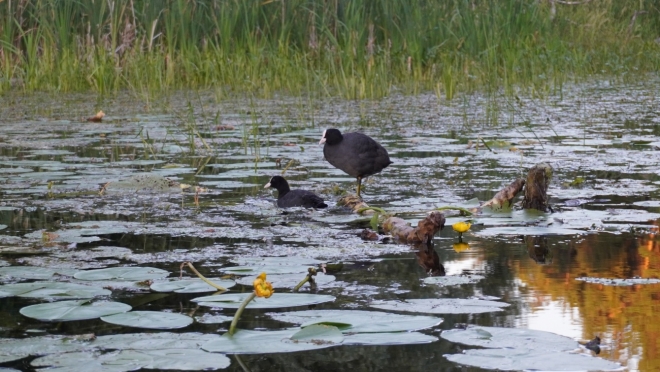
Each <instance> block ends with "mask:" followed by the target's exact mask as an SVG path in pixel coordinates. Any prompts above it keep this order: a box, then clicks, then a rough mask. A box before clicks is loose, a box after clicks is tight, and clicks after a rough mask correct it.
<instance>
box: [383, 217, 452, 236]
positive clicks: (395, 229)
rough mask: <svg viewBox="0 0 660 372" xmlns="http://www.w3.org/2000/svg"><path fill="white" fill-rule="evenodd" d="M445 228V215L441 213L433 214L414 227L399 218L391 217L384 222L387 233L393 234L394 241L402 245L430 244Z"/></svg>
mask: <svg viewBox="0 0 660 372" xmlns="http://www.w3.org/2000/svg"><path fill="white" fill-rule="evenodd" d="M444 226H445V215H444V214H442V213H440V212H431V213H429V215H428V216H426V218H424V219H422V220H420V221H419V222H418V223H417V227H412V226H410V225H409V224H408V223H406V221H404V220H403V219H402V218H399V217H389V218H387V219H386V220H385V221H384V222H383V230H384V231H385V233H386V234H387V233H389V234H392V236H393V237H394V239H396V240H398V241H399V242H401V243H413V244H414V243H428V242H431V241H432V240H433V237H434V236H435V233H437V232H438V231H440V230H442V228H443V227H444Z"/></svg>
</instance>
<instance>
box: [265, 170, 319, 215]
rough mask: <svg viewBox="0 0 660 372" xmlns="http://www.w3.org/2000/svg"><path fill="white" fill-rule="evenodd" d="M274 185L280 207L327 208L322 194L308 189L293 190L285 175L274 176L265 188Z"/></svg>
mask: <svg viewBox="0 0 660 372" xmlns="http://www.w3.org/2000/svg"><path fill="white" fill-rule="evenodd" d="M269 187H274V188H275V189H277V193H278V195H277V206H278V207H280V208H291V207H305V208H326V207H327V206H328V205H327V204H325V203H324V202H323V199H321V197H320V196H318V195H316V194H314V193H313V192H311V191H307V190H291V189H290V188H289V183H288V182H286V180H285V179H284V177H280V176H274V177H273V178H271V179H270V182H268V183H267V184H266V185H265V186H264V189H267V188H269Z"/></svg>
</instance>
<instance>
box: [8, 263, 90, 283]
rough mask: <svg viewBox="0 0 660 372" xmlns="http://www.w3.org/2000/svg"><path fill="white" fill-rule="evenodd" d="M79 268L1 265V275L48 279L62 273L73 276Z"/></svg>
mask: <svg viewBox="0 0 660 372" xmlns="http://www.w3.org/2000/svg"><path fill="white" fill-rule="evenodd" d="M76 272H77V270H74V269H57V268H49V267H38V266H6V267H0V276H9V277H13V278H20V279H34V280H48V279H53V277H57V276H60V275H66V276H73V274H75V273H76Z"/></svg>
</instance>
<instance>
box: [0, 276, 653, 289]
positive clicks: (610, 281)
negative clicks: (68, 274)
mask: <svg viewBox="0 0 660 372" xmlns="http://www.w3.org/2000/svg"><path fill="white" fill-rule="evenodd" d="M575 280H579V281H583V282H587V283H593V284H602V285H611V286H629V285H639V284H658V283H660V279H655V278H629V279H616V278H592V277H579V278H575ZM1 289H2V287H0V290H1Z"/></svg>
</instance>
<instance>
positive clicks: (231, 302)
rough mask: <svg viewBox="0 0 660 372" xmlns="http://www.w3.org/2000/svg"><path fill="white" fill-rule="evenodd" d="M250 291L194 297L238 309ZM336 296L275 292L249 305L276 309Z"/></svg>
mask: <svg viewBox="0 0 660 372" xmlns="http://www.w3.org/2000/svg"><path fill="white" fill-rule="evenodd" d="M249 295H250V294H249V293H229V294H221V295H215V296H204V297H197V298H193V299H192V301H193V302H197V304H198V305H200V306H213V307H223V308H227V309H237V308H238V307H239V306H241V303H243V301H244V300H245V298H246V297H248V296H249ZM334 300H335V297H334V296H329V295H317V294H309V293H278V292H275V293H274V294H273V295H272V296H270V297H269V298H259V297H257V298H255V299H254V300H252V301H251V302H250V303H249V304H248V305H247V308H248V309H275V308H281V307H295V306H306V305H313V304H320V303H323V302H331V301H334Z"/></svg>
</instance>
